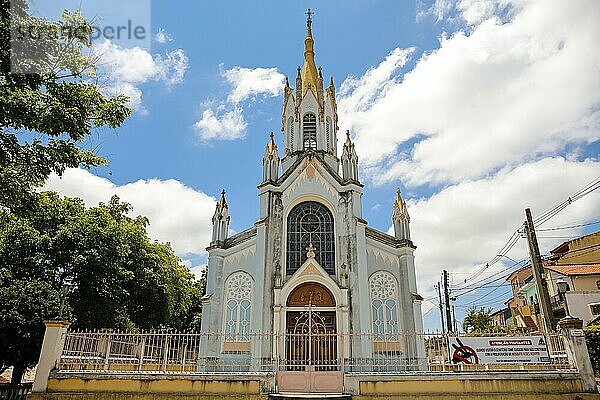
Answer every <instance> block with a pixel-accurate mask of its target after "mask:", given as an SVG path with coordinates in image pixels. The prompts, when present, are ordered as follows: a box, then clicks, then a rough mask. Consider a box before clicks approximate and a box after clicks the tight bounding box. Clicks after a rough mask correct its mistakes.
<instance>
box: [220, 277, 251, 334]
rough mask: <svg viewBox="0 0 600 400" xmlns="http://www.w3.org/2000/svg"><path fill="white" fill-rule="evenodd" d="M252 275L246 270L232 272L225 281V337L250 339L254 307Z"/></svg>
mask: <svg viewBox="0 0 600 400" xmlns="http://www.w3.org/2000/svg"><path fill="white" fill-rule="evenodd" d="M253 286H254V285H253V282H252V277H250V275H248V274H247V273H245V272H235V273H233V274H231V275H230V276H229V277H228V278H227V281H226V283H225V294H226V301H225V339H226V340H228V341H237V340H248V334H249V333H250V309H251V307H252V290H253Z"/></svg>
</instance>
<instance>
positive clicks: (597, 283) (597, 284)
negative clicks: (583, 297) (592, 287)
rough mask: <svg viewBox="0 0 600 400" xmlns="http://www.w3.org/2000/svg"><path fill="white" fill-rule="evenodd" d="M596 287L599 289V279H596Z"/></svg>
mask: <svg viewBox="0 0 600 400" xmlns="http://www.w3.org/2000/svg"><path fill="white" fill-rule="evenodd" d="M596 288H597V289H600V281H596Z"/></svg>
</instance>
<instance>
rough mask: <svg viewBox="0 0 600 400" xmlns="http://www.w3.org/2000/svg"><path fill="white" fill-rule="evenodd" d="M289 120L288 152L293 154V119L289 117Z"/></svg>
mask: <svg viewBox="0 0 600 400" xmlns="http://www.w3.org/2000/svg"><path fill="white" fill-rule="evenodd" d="M289 120H290V122H289V128H288V135H289V137H290V151H291V152H294V118H293V117H290V118H289Z"/></svg>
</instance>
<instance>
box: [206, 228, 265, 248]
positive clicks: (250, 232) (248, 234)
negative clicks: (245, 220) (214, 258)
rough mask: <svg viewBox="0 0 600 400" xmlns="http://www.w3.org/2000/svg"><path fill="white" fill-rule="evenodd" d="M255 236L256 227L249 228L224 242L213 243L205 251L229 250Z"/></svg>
mask: <svg viewBox="0 0 600 400" xmlns="http://www.w3.org/2000/svg"><path fill="white" fill-rule="evenodd" d="M255 236H256V227H254V226H253V227H251V228H248V229H246V230H243V231H241V232H239V233H236V234H235V235H233V236H230V237H228V238H227V239H225V240H222V241H219V242H216V243H214V244H213V245H211V246H208V247H207V248H206V251H211V250H213V249H230V248H232V247H235V246H237V245H239V244H242V243H244V242H245V241H247V240H249V239H252V238H253V237H255Z"/></svg>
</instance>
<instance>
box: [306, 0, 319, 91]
mask: <svg viewBox="0 0 600 400" xmlns="http://www.w3.org/2000/svg"><path fill="white" fill-rule="evenodd" d="M306 15H307V19H306V39H304V65H303V66H302V94H303V95H304V94H305V93H306V92H307V91H308V90H309V89H312V91H313V93H314V94H315V96H316V95H317V88H318V84H319V73H318V72H317V66H316V65H315V41H314V39H313V36H312V16H313V15H314V12H313V11H311V9H310V8H309V9H308V11H307V12H306Z"/></svg>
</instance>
